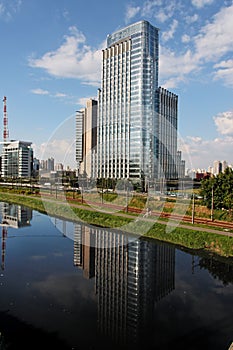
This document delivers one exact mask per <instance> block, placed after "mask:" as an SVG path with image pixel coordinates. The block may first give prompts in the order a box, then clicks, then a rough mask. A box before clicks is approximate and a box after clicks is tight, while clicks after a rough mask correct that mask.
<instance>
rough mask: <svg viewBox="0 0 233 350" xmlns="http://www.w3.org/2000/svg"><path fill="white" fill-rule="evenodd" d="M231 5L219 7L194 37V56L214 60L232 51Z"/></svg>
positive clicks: (232, 22) (232, 12) (232, 15)
mask: <svg viewBox="0 0 233 350" xmlns="http://www.w3.org/2000/svg"><path fill="white" fill-rule="evenodd" d="M232 18H233V5H232V6H229V7H225V8H223V9H221V10H220V11H219V12H218V13H217V14H216V15H215V16H214V17H213V20H212V21H211V22H210V23H208V24H206V25H205V26H204V27H203V28H202V29H201V31H200V34H199V35H197V36H196V37H195V47H196V58H197V59H201V60H204V61H206V62H208V61H216V60H218V59H219V58H221V57H222V56H223V55H224V54H226V53H230V52H231V53H232V52H233V36H232V32H233V21H232Z"/></svg>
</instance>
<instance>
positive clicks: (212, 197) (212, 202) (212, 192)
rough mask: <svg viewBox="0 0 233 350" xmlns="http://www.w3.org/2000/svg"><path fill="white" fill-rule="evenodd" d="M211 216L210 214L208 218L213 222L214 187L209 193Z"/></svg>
mask: <svg viewBox="0 0 233 350" xmlns="http://www.w3.org/2000/svg"><path fill="white" fill-rule="evenodd" d="M211 195H212V196H211V214H210V218H211V221H213V220H214V185H212V191H211Z"/></svg>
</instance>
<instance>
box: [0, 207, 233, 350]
mask: <svg viewBox="0 0 233 350" xmlns="http://www.w3.org/2000/svg"><path fill="white" fill-rule="evenodd" d="M1 213H2V214H1V225H2V226H1V229H2V233H1V270H0V349H33V350H34V349H42V348H47V347H48V348H50V349H85V350H86V349H97V348H98V349H99V348H100V349H124V348H125V349H142V348H145V349H156V350H160V349H161V350H166V349H173V348H177V349H180V350H181V349H186V350H189V349H191V350H192V349H205V350H207V349H216V350H227V349H228V348H229V347H230V344H231V343H232V342H233V312H232V311H233V261H232V259H229V258H228V259H224V258H220V257H219V258H218V257H214V256H211V255H207V254H204V253H201V252H200V253H198V254H197V253H195V254H194V253H193V252H192V251H185V250H184V249H181V248H179V247H176V246H174V245H169V244H165V243H161V242H157V241H155V240H149V239H144V238H142V237H140V238H137V239H136V238H135V237H134V236H130V235H126V234H125V233H123V232H120V231H114V230H109V229H102V228H98V227H91V226H88V225H86V224H84V223H72V222H68V221H64V220H61V219H57V218H50V217H48V216H46V215H44V214H41V213H39V212H37V211H32V210H31V209H29V208H26V207H22V206H18V205H9V204H7V203H1Z"/></svg>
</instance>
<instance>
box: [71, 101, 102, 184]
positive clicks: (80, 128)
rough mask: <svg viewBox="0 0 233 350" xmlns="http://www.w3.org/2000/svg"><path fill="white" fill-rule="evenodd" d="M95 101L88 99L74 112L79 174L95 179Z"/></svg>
mask: <svg viewBox="0 0 233 350" xmlns="http://www.w3.org/2000/svg"><path fill="white" fill-rule="evenodd" d="M96 123H97V101H96V100H94V99H89V100H87V102H86V107H85V108H83V109H81V110H80V111H77V112H76V161H77V165H78V171H79V174H85V175H86V176H87V177H89V178H94V177H95V158H96V142H97V141H96V138H97V131H96Z"/></svg>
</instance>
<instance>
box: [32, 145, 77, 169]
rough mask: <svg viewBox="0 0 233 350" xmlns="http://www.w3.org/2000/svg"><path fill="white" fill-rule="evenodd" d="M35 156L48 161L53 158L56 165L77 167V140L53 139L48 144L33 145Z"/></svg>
mask: <svg viewBox="0 0 233 350" xmlns="http://www.w3.org/2000/svg"><path fill="white" fill-rule="evenodd" d="M33 149H34V153H35V156H36V157H37V158H39V159H44V160H45V159H48V158H50V157H53V158H54V160H55V163H62V164H64V165H70V166H71V167H75V165H76V163H75V140H73V141H72V140H71V139H70V138H68V139H53V140H50V141H48V142H47V143H45V142H44V143H42V144H40V145H36V144H34V145H33Z"/></svg>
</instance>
